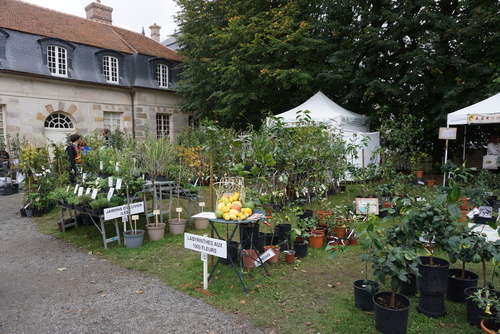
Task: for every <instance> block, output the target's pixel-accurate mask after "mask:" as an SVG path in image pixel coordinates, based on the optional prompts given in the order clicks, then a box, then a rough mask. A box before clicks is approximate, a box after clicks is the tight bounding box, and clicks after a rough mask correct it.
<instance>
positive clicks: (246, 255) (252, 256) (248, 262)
mask: <svg viewBox="0 0 500 334" xmlns="http://www.w3.org/2000/svg"><path fill="white" fill-rule="evenodd" d="M242 255H243V256H242V258H243V266H244V267H245V268H255V261H256V260H258V259H259V257H258V256H257V251H256V250H255V249H244V250H243V252H242Z"/></svg>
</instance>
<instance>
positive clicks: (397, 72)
mask: <svg viewBox="0 0 500 334" xmlns="http://www.w3.org/2000/svg"><path fill="white" fill-rule="evenodd" d="M177 1H178V4H179V5H180V7H181V8H182V11H181V13H180V14H179V16H178V23H179V26H180V28H181V35H180V37H179V43H180V45H181V46H182V51H181V52H182V55H183V57H184V60H185V66H186V71H185V72H184V75H183V80H182V82H181V84H180V90H179V91H180V93H181V94H182V95H183V96H184V97H185V99H186V101H185V103H184V105H183V107H184V108H186V109H187V110H189V111H192V112H199V114H198V115H199V117H210V118H212V119H215V120H218V121H219V122H220V123H219V124H220V125H222V126H230V127H234V128H237V129H241V128H244V127H245V124H247V123H251V124H254V125H259V124H260V122H261V121H262V120H263V119H264V117H266V116H267V115H268V114H270V113H272V114H277V113H280V112H282V111H284V110H287V109H289V108H291V107H293V106H296V105H297V104H299V103H301V102H303V101H305V100H306V99H307V98H308V97H310V96H311V95H312V94H314V93H315V92H316V91H318V90H320V89H321V90H322V91H323V92H324V93H325V94H327V95H328V96H329V97H330V98H332V99H333V100H334V101H336V102H337V103H339V104H340V105H342V106H344V107H345V108H347V109H350V110H353V111H356V112H360V113H362V114H365V115H368V116H370V118H371V120H372V129H376V128H377V127H378V126H379V125H380V124H383V123H384V122H385V121H386V120H387V119H393V120H394V122H395V123H396V124H395V125H396V127H397V126H398V123H399V124H404V123H405V122H406V120H407V117H404V116H405V115H412V116H413V117H414V118H415V127H416V129H417V130H418V132H419V134H420V135H419V137H420V138H419V141H418V143H414V145H415V146H417V147H418V149H419V150H422V151H425V150H427V151H429V150H431V149H432V145H433V144H432V143H433V142H434V141H435V137H436V133H437V128H438V127H439V126H443V125H444V124H445V118H446V115H447V114H448V113H449V112H452V111H455V110H457V109H459V108H462V107H465V106H467V105H470V104H472V103H475V102H478V101H480V100H482V99H484V98H487V97H489V96H491V95H493V94H496V93H498V91H499V90H500V80H499V72H500V71H499V59H500V57H499V48H498V38H499V37H498V36H499V34H498V27H499V26H500V25H499V23H500V22H499V20H500V16H499V15H498V12H499V9H500V4H499V2H498V1H494V0H483V1H481V0H445V1H437V0H402V1H391V0H363V1H354V0H334V1H324V0H312V1H311V0H307V1H306V0H296V1H291V0H289V1H264V0H256V1H235V0H218V1H208V0H177Z"/></svg>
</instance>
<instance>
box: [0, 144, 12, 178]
mask: <svg viewBox="0 0 500 334" xmlns="http://www.w3.org/2000/svg"><path fill="white" fill-rule="evenodd" d="M9 170H10V156H9V153H7V151H6V150H4V149H0V175H2V174H5V175H7V174H9Z"/></svg>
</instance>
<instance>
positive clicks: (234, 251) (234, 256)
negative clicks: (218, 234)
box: [219, 240, 239, 264]
mask: <svg viewBox="0 0 500 334" xmlns="http://www.w3.org/2000/svg"><path fill="white" fill-rule="evenodd" d="M238 246H239V243H238V242H237V241H232V240H231V241H228V242H227V258H225V259H224V258H220V259H219V263H223V264H230V263H231V260H233V263H235V262H236V261H237V260H238ZM230 259H231V260H230Z"/></svg>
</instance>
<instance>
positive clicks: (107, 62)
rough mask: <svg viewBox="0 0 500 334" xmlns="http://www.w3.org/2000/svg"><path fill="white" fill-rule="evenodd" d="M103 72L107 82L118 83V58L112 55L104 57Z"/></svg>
mask: <svg viewBox="0 0 500 334" xmlns="http://www.w3.org/2000/svg"><path fill="white" fill-rule="evenodd" d="M102 72H103V74H104V77H105V78H106V81H107V82H112V83H118V78H119V75H118V58H116V57H112V56H104V57H102Z"/></svg>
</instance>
